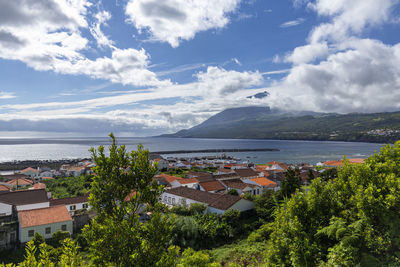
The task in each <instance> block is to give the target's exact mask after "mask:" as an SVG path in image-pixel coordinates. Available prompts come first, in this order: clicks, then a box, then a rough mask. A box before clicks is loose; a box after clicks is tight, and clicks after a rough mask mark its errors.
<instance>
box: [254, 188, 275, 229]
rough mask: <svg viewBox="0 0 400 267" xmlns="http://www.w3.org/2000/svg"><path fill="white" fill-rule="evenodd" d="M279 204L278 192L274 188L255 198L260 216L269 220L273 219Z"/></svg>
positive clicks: (255, 205) (255, 204) (256, 208)
mask: <svg viewBox="0 0 400 267" xmlns="http://www.w3.org/2000/svg"><path fill="white" fill-rule="evenodd" d="M278 205H279V202H278V198H277V193H275V191H273V190H266V191H264V192H263V193H262V194H261V195H259V196H256V197H255V199H254V209H255V210H256V212H257V215H258V217H260V218H261V219H263V220H264V221H267V222H268V221H272V220H273V214H274V211H275V209H276V208H277V206H278Z"/></svg>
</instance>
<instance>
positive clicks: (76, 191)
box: [43, 175, 92, 198]
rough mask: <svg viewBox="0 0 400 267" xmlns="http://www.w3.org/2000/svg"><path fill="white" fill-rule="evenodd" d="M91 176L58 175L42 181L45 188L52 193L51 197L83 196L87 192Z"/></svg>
mask: <svg viewBox="0 0 400 267" xmlns="http://www.w3.org/2000/svg"><path fill="white" fill-rule="evenodd" d="M91 182H92V177H91V176H90V175H81V176H78V177H59V178H57V179H49V180H45V181H43V183H44V184H46V190H47V191H49V192H51V193H52V197H55V198H66V197H76V196H83V195H85V194H88V193H89V189H90V184H91Z"/></svg>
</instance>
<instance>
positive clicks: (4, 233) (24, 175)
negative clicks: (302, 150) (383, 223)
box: [0, 154, 364, 249]
mask: <svg viewBox="0 0 400 267" xmlns="http://www.w3.org/2000/svg"><path fill="white" fill-rule="evenodd" d="M348 162H349V163H350V164H361V163H363V162H364V159H360V158H356V159H348ZM151 163H152V164H153V166H156V167H157V169H158V173H157V175H155V176H154V178H153V181H156V182H157V183H158V184H159V185H163V186H164V191H163V193H162V194H161V195H160V197H159V202H160V203H162V204H164V205H165V206H166V207H169V208H172V207H176V206H183V207H189V206H190V205H192V204H193V203H197V204H201V205H204V207H205V211H204V212H206V213H216V214H224V213H225V212H227V211H229V210H238V211H239V212H246V211H249V210H252V209H253V208H254V204H253V201H252V197H254V196H258V195H261V194H263V193H264V192H266V191H268V190H272V191H278V190H279V189H280V188H281V185H282V183H283V182H284V181H285V179H286V177H287V174H288V172H290V171H292V172H294V173H295V174H296V176H297V177H299V179H300V182H301V184H302V185H304V186H307V185H309V183H310V181H311V180H312V179H314V178H316V177H319V176H323V175H326V174H327V173H332V170H336V168H337V167H340V166H342V165H343V160H337V161H326V162H319V163H317V164H315V165H311V164H305V163H303V164H286V163H281V162H277V161H271V162H267V163H265V164H253V163H251V162H249V161H246V162H239V159H235V158H233V157H230V156H226V155H225V154H223V155H221V156H204V157H195V158H179V157H166V158H163V157H161V156H159V155H158V157H156V158H153V159H151ZM94 166H95V164H94V162H93V161H91V160H83V161H79V162H77V163H74V164H63V165H61V167H60V168H59V169H51V168H48V167H35V166H32V167H28V168H25V169H22V170H19V171H15V172H14V173H12V174H5V175H1V182H0V248H4V249H13V248H16V247H20V246H21V245H22V244H25V243H26V242H28V241H30V240H31V239H32V238H34V236H35V234H36V233H37V234H40V235H41V236H43V237H44V239H51V238H52V237H53V235H54V234H55V233H58V232H60V231H61V232H64V233H67V235H69V236H73V235H74V234H76V233H79V232H80V230H81V229H82V228H83V227H84V225H85V224H87V223H89V222H90V220H91V219H92V218H94V216H95V213H94V212H93V211H91V209H90V205H89V201H88V197H89V192H87V193H85V194H77V195H76V196H73V197H65V198H57V197H55V196H54V195H53V194H52V192H51V191H50V190H49V188H48V187H47V185H48V184H51V183H52V182H53V181H57V180H60V179H65V178H68V179H72V181H73V180H74V179H78V177H81V176H88V177H90V176H91V175H94V173H93V171H92V168H93V167H94ZM132 193H133V194H134V193H135V192H132ZM130 197H131V196H130V195H128V196H127V197H126V199H125V200H126V201H129V199H130ZM140 211H141V214H140V215H141V217H140V218H141V219H142V220H146V218H148V217H149V216H151V213H150V212H146V210H145V209H140Z"/></svg>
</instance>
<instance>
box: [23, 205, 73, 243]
mask: <svg viewBox="0 0 400 267" xmlns="http://www.w3.org/2000/svg"><path fill="white" fill-rule="evenodd" d="M18 220H19V241H20V242H21V243H26V242H28V241H29V240H31V239H32V238H33V237H34V235H35V233H39V234H40V235H42V236H43V237H44V238H45V239H48V238H51V237H52V235H53V234H54V233H55V232H57V231H60V230H61V231H66V232H69V233H70V234H72V218H71V215H70V214H69V212H68V211H67V208H66V207H65V206H64V205H60V206H53V207H48V208H42V209H34V210H24V211H18Z"/></svg>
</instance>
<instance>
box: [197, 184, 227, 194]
mask: <svg viewBox="0 0 400 267" xmlns="http://www.w3.org/2000/svg"><path fill="white" fill-rule="evenodd" d="M200 185H201V186H202V187H203V188H204V190H206V191H207V192H210V191H219V190H225V186H223V185H222V184H221V183H220V182H219V181H208V182H202V183H200Z"/></svg>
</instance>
